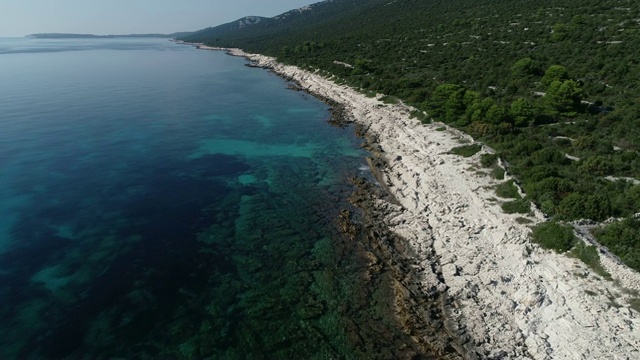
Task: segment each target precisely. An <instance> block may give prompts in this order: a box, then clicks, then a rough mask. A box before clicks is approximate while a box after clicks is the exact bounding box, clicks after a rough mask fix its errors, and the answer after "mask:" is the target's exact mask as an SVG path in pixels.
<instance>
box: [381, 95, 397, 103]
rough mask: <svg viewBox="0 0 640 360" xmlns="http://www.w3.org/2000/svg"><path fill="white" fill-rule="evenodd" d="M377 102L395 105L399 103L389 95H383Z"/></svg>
mask: <svg viewBox="0 0 640 360" xmlns="http://www.w3.org/2000/svg"><path fill="white" fill-rule="evenodd" d="M379 101H382V102H383V103H385V104H397V103H399V102H400V100H399V99H398V98H397V97H395V96H390V95H385V96H383V97H381V98H380V99H379Z"/></svg>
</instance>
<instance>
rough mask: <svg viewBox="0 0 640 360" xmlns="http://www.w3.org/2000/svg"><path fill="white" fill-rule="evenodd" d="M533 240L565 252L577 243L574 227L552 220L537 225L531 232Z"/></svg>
mask: <svg viewBox="0 0 640 360" xmlns="http://www.w3.org/2000/svg"><path fill="white" fill-rule="evenodd" d="M531 240H533V242H535V243H537V244H540V246H542V247H543V248H545V249H553V250H555V251H557V252H560V253H561V252H565V251H569V250H571V248H572V247H573V246H574V245H575V244H576V243H577V241H578V239H577V238H576V237H575V235H574V234H573V228H572V227H570V226H567V225H560V224H558V223H557V222H554V221H550V222H545V223H542V224H540V225H538V226H536V227H535V228H534V229H533V232H532V233H531Z"/></svg>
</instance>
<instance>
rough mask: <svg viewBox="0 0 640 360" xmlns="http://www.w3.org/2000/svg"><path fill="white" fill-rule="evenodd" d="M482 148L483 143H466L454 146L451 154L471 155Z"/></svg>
mask: <svg viewBox="0 0 640 360" xmlns="http://www.w3.org/2000/svg"><path fill="white" fill-rule="evenodd" d="M480 150H482V145H480V144H472V145H464V146H458V147H454V148H453V149H451V151H449V153H450V154H454V155H460V156H464V157H471V156H473V155H475V154H477V153H478V152H479V151H480Z"/></svg>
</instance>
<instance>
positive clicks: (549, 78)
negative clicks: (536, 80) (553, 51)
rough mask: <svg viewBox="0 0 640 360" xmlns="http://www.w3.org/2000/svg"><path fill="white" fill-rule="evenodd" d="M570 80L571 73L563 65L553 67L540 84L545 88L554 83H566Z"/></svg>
mask: <svg viewBox="0 0 640 360" xmlns="http://www.w3.org/2000/svg"><path fill="white" fill-rule="evenodd" d="M568 79H569V73H568V72H567V69H566V68H565V67H564V66H561V65H551V66H549V68H548V69H547V71H545V72H544V76H543V77H542V79H541V80H540V83H542V85H544V87H545V88H547V87H549V85H551V83H552V82H554V81H561V82H562V81H564V80H568Z"/></svg>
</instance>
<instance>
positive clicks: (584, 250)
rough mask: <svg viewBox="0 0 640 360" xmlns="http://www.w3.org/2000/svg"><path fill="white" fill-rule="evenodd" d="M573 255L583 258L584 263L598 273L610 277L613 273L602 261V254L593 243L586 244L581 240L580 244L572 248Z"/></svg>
mask: <svg viewBox="0 0 640 360" xmlns="http://www.w3.org/2000/svg"><path fill="white" fill-rule="evenodd" d="M571 255H573V256H575V257H577V258H578V259H580V260H582V262H583V263H585V264H587V266H589V267H590V268H591V269H592V270H593V271H595V273H596V274H598V275H600V276H602V277H604V278H610V277H611V274H609V273H608V272H607V271H606V270H605V269H604V268H603V267H602V264H601V263H600V255H599V254H598V249H597V248H596V247H595V246H593V245H585V244H584V243H583V242H582V241H579V242H578V244H576V246H575V247H574V248H573V250H571Z"/></svg>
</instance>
